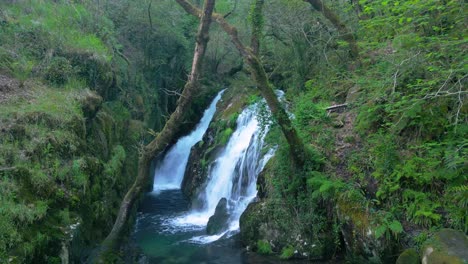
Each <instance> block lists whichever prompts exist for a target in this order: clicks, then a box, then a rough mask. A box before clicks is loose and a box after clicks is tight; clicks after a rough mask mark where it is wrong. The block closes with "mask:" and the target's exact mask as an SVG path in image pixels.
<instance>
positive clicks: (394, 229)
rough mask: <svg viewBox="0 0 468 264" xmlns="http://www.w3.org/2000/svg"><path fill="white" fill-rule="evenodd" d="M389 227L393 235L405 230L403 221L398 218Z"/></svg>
mask: <svg viewBox="0 0 468 264" xmlns="http://www.w3.org/2000/svg"><path fill="white" fill-rule="evenodd" d="M388 228H390V230H391V231H392V233H393V235H395V236H396V235H397V234H399V233H401V232H403V226H402V225H401V223H400V222H399V221H397V220H393V221H392V222H391V223H390V225H389V226H388Z"/></svg>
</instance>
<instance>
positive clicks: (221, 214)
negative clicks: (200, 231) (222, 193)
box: [206, 198, 229, 235]
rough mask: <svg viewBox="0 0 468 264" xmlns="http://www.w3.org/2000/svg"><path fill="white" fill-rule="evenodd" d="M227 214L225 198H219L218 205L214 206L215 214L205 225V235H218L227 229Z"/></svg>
mask: <svg viewBox="0 0 468 264" xmlns="http://www.w3.org/2000/svg"><path fill="white" fill-rule="evenodd" d="M228 220H229V213H228V210H227V200H226V198H221V200H219V202H218V205H216V209H215V213H214V215H213V216H211V217H210V219H209V220H208V224H207V225H206V233H207V234H208V235H214V234H218V233H220V232H221V231H223V230H224V229H226V228H228V225H229V223H228Z"/></svg>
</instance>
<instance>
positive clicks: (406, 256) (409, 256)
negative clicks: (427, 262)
mask: <svg viewBox="0 0 468 264" xmlns="http://www.w3.org/2000/svg"><path fill="white" fill-rule="evenodd" d="M419 263H420V262H419V255H418V252H416V250H415V249H414V248H409V249H406V250H405V251H403V253H401V255H400V256H399V257H398V259H397V261H396V264H419Z"/></svg>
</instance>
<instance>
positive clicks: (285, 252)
mask: <svg viewBox="0 0 468 264" xmlns="http://www.w3.org/2000/svg"><path fill="white" fill-rule="evenodd" d="M293 256H294V247H293V246H291V245H288V246H286V247H284V248H283V249H282V250H281V255H280V259H290V258H292V257H293Z"/></svg>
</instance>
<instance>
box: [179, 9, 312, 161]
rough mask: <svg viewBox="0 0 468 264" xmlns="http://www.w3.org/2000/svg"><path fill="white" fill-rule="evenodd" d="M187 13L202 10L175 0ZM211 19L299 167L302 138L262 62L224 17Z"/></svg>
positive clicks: (301, 157) (198, 14)
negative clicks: (233, 48) (236, 53)
mask: <svg viewBox="0 0 468 264" xmlns="http://www.w3.org/2000/svg"><path fill="white" fill-rule="evenodd" d="M176 1H177V3H179V4H180V5H181V6H182V7H183V8H184V9H185V11H186V12H187V13H189V14H192V15H194V16H197V17H200V16H201V14H202V12H201V10H200V9H198V8H197V7H195V6H194V5H192V4H190V3H189V2H188V1H187V0H176ZM213 19H214V20H215V21H216V22H217V23H218V24H219V25H220V26H221V28H222V29H223V30H224V31H225V32H226V33H227V34H228V35H229V36H230V37H231V41H232V43H233V44H234V46H236V48H237V49H238V50H239V52H240V54H241V55H242V57H243V58H244V60H245V62H246V63H247V64H248V65H249V66H250V70H251V72H252V76H253V78H254V80H255V82H256V84H257V87H258V89H259V90H260V93H261V94H262V96H263V98H265V100H266V102H267V105H268V108H269V109H270V111H271V113H272V114H273V117H274V119H275V120H276V121H277V122H278V124H279V126H280V128H281V131H282V132H283V134H284V136H285V138H286V140H287V142H288V144H289V149H290V153H291V157H292V159H293V161H294V162H295V164H296V165H298V166H299V167H301V166H303V165H304V163H305V153H306V151H305V147H304V144H303V142H302V140H301V139H300V138H299V136H298V134H297V131H296V129H295V128H294V127H293V125H292V123H291V120H290V119H289V117H288V114H287V113H286V110H284V108H283V106H282V105H281V104H280V102H279V100H278V98H277V96H276V94H275V92H274V90H273V88H272V87H271V85H270V83H269V81H268V77H267V75H266V73H265V69H264V68H263V65H262V63H261V62H260V60H259V59H258V57H257V56H256V55H255V54H254V52H253V51H252V49H251V48H247V47H246V46H244V44H243V43H242V42H241V41H240V39H239V36H238V32H237V29H236V28H235V27H233V26H231V25H230V24H229V23H227V22H226V20H225V19H224V17H223V16H222V15H220V14H218V13H213Z"/></svg>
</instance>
